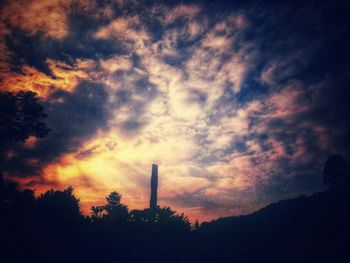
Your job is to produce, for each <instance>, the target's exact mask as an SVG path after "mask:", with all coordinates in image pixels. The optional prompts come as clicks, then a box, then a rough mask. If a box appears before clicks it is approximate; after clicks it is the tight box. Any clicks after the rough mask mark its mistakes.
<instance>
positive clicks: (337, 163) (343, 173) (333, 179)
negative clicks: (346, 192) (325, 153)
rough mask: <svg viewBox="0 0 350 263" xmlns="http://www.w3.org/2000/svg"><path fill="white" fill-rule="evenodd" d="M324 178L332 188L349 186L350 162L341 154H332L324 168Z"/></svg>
mask: <svg viewBox="0 0 350 263" xmlns="http://www.w3.org/2000/svg"><path fill="white" fill-rule="evenodd" d="M323 174H324V177H323V180H324V182H325V183H326V184H327V185H328V187H329V188H330V189H332V190H335V189H339V188H340V187H348V186H349V182H350V162H349V161H347V160H346V159H345V158H344V157H343V156H341V155H332V156H330V157H329V158H328V159H327V161H326V164H325V166H324V169H323Z"/></svg>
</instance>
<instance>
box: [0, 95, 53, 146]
mask: <svg viewBox="0 0 350 263" xmlns="http://www.w3.org/2000/svg"><path fill="white" fill-rule="evenodd" d="M46 117H47V115H46V114H45V113H44V108H43V107H42V106H41V105H40V104H39V103H38V98H37V97H36V93H34V92H31V91H26V92H25V91H20V92H18V93H16V94H15V93H11V92H1V93H0V144H6V143H9V142H11V141H13V142H18V141H20V142H24V141H25V140H26V139H28V137H29V136H35V137H38V138H42V137H45V136H47V134H48V133H49V131H50V130H49V129H48V128H46V126H45V123H44V122H43V120H44V119H45V118H46Z"/></svg>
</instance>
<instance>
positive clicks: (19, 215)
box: [0, 180, 350, 263]
mask: <svg viewBox="0 0 350 263" xmlns="http://www.w3.org/2000/svg"><path fill="white" fill-rule="evenodd" d="M348 186H349V185H345V184H342V186H341V187H336V188H333V189H331V190H329V191H327V192H322V193H315V194H313V195H312V196H308V197H307V196H302V197H298V198H294V199H289V200H284V201H280V202H278V203H275V204H271V205H269V206H267V207H265V208H263V209H261V210H259V211H257V212H255V213H252V214H250V215H246V216H238V217H228V218H221V219H218V220H215V221H212V222H208V223H203V224H202V225H201V226H197V227H195V228H193V229H192V230H191V226H190V223H189V221H188V220H187V218H186V217H185V216H184V215H177V214H176V213H175V212H174V211H172V210H171V209H170V208H169V207H164V208H160V207H157V208H156V209H145V210H134V211H131V212H129V211H128V208H127V207H126V206H125V205H123V204H122V203H121V202H120V201H121V196H120V195H119V194H118V193H116V192H112V193H111V194H110V195H109V196H108V197H107V200H106V205H105V206H94V207H92V208H91V212H92V214H91V216H89V217H84V216H83V215H82V214H81V212H80V209H79V200H78V199H76V198H75V197H74V195H73V189H72V188H68V189H66V190H64V191H54V190H50V191H48V192H46V193H45V194H43V195H40V196H39V197H38V198H35V197H34V192H33V191H31V190H24V191H20V190H18V189H17V188H16V184H14V183H10V182H5V181H4V180H1V185H0V189H1V190H0V198H1V208H0V209H1V218H0V224H1V255H0V260H1V262H36V263H40V262H50V263H51V262H55V263H56V262H348V261H347V260H346V259H348V258H349V256H348V255H349V254H348V251H347V250H348V245H349V244H350V223H349V222H350V205H349V201H350V194H349V191H348V189H349V187H348Z"/></svg>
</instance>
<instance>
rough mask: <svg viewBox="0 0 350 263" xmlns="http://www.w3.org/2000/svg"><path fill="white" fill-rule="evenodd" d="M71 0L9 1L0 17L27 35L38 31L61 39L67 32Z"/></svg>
mask: <svg viewBox="0 0 350 263" xmlns="http://www.w3.org/2000/svg"><path fill="white" fill-rule="evenodd" d="M71 3H72V1H70V0H65V1H56V0H51V1H21V0H16V1H9V3H8V4H7V5H6V6H4V7H3V10H2V11H1V13H2V17H3V19H4V20H5V21H7V22H8V23H9V24H10V25H11V26H12V27H16V28H19V29H21V30H23V31H25V32H27V33H28V34H29V35H34V34H36V33H38V32H40V33H43V34H44V36H46V37H50V38H54V39H58V40H62V39H64V38H65V37H66V36H67V35H68V34H69V28H68V16H69V11H70V5H71Z"/></svg>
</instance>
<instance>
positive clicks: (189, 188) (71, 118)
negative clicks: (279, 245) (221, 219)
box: [0, 1, 349, 219]
mask: <svg viewBox="0 0 350 263" xmlns="http://www.w3.org/2000/svg"><path fill="white" fill-rule="evenodd" d="M18 3H19V2H18V1H15V2H13V3H12V2H11V3H10V4H8V5H7V6H5V7H4V9H3V10H2V12H5V13H6V14H10V13H11V12H14V11H13V10H14V8H15V6H18ZM25 5H26V6H28V8H27V9H28V10H27V11H28V12H27V13H25V12H24V9H21V10H20V11H19V12H18V14H16V15H15V16H14V17H13V18H11V19H12V20H10V21H9V23H8V24H6V23H2V24H0V26H1V27H0V31H1V32H2V40H1V41H0V48H1V49H0V52H1V53H0V54H1V58H5V62H4V63H2V64H1V69H4V70H1V73H0V74H1V78H2V82H1V89H2V90H9V91H17V90H20V89H25V90H34V91H36V92H38V94H39V95H40V97H41V99H42V102H43V103H44V105H45V107H46V109H47V112H48V115H49V118H48V120H47V124H48V126H49V127H50V128H51V129H52V130H53V131H52V133H51V134H50V135H49V137H47V138H45V139H42V140H35V139H32V138H31V139H30V140H29V141H27V142H26V144H24V145H22V146H15V147H13V148H11V149H5V151H3V152H2V155H1V157H2V158H1V162H2V163H1V166H2V167H6V169H5V170H6V175H7V176H8V177H12V178H16V179H17V180H19V181H20V182H21V185H22V186H23V187H28V186H30V187H34V188H37V189H38V191H39V192H40V191H44V190H45V189H47V188H50V187H60V188H63V187H65V186H68V185H72V186H73V187H75V188H76V190H77V191H78V195H79V197H80V198H81V200H82V202H83V209H84V211H88V210H89V209H88V207H89V205H92V204H96V203H101V202H103V199H104V196H105V195H107V194H108V192H110V191H113V190H117V191H119V192H120V193H121V194H122V195H123V200H124V201H125V202H126V203H127V204H128V205H129V207H130V208H131V209H133V208H143V207H145V206H147V205H148V195H149V189H148V188H149V179H150V164H151V163H154V162H156V163H158V164H159V172H160V182H159V183H160V188H159V198H160V203H161V204H162V205H171V206H172V207H174V208H175V209H176V210H178V211H180V212H187V213H189V214H190V216H191V218H192V219H195V218H200V219H211V218H214V217H217V216H226V215H232V214H242V213H248V212H251V211H253V210H255V209H257V208H258V207H261V206H263V205H265V204H267V203H268V202H271V201H276V200H277V199H281V198H286V197H292V196H295V195H298V194H301V193H309V192H312V191H316V190H319V189H321V188H322V182H321V176H320V170H321V167H322V160H324V159H325V158H326V156H327V154H329V153H331V152H334V151H339V152H341V153H343V154H345V155H346V154H348V153H349V152H348V147H347V146H348V144H349V142H348V138H347V137H348V136H347V134H348V131H349V127H348V124H347V123H346V122H345V121H344V120H346V118H347V116H348V114H349V112H348V111H349V110H348V106H347V102H348V99H349V92H348V91H347V90H348V89H347V86H346V84H345V83H348V79H349V76H348V74H347V70H344V69H347V66H346V63H345V59H344V61H343V60H341V61H340V60H338V59H334V58H335V57H339V56H331V55H330V56H327V55H326V54H328V53H331V54H333V55H334V52H335V51H334V50H335V49H334V46H329V40H328V37H327V36H325V34H319V29H318V28H319V27H320V28H322V29H324V30H326V31H327V34H329V35H330V36H333V37H334V39H340V37H341V36H342V33H339V32H342V31H341V30H329V29H328V28H333V29H334V28H336V27H337V26H338V25H339V24H337V23H338V22H339V21H340V20H341V18H334V19H333V20H332V21H329V22H330V24H327V25H326V24H325V22H322V21H320V18H319V17H320V16H322V14H324V13H325V12H326V9H324V8H322V7H315V6H312V5H311V6H310V7H305V8H303V7H300V6H295V8H292V6H290V5H293V6H294V4H287V3H280V4H279V5H278V6H277V7H275V6H269V7H270V8H261V6H259V4H254V5H252V6H251V7H250V8H247V7H246V6H244V5H242V6H240V5H239V4H238V3H237V4H235V5H232V6H227V7H225V9H222V5H221V4H220V3H219V4H218V5H216V6H215V8H207V7H206V6H205V5H201V4H197V5H185V4H178V5H172V6H168V5H166V4H161V3H155V4H154V5H153V7H150V8H148V9H146V11H145V10H141V8H144V6H143V5H142V2H130V1H117V2H113V3H112V2H108V3H98V2H96V1H89V2H84V3H82V4H80V5H78V6H77V7H76V9H74V10H73V9H72V8H71V5H70V3H69V2H65V1H63V2H53V1H52V2H51V1H50V2H47V3H46V2H45V3H43V2H35V3H34V2H31V1H29V2H26V3H25ZM220 8H221V9H220ZM330 8H334V7H332V6H331V7H330ZM209 9H210V10H209ZM214 9H215V10H214ZM39 10H40V12H42V11H47V12H51V13H50V15H49V16H48V17H53V18H54V19H52V21H49V22H48V23H46V24H45V21H44V18H43V17H39V16H38V18H33V20H30V18H31V17H33V16H35V15H37V12H39ZM292 10H295V12H294V11H293V12H292ZM311 10H313V12H311ZM73 11H74V12H73ZM291 13H293V15H291ZM19 18H23V19H22V20H21V21H22V22H20V21H19ZM45 19H46V18H45ZM337 19H340V20H339V21H338V20H337ZM29 20H30V21H29ZM56 20H59V22H58V21H57V23H56V24H55V25H53V24H52V23H51V22H54V21H56ZM302 21H308V23H307V24H305V23H303V22H302ZM313 21H314V22H313ZM315 21H316V22H315ZM335 21H338V22H335ZM55 27H59V28H57V29H56V28H55ZM16 29H21V30H20V31H18V32H15V30H16ZM303 30H306V32H308V33H310V34H306V35H305V34H304V33H302V32H304V31H303ZM338 34H339V35H338ZM309 35H310V36H309ZM42 36H44V37H42ZM28 43H29V44H28ZM338 43H340V42H338ZM334 45H335V46H337V44H334ZM27 50H28V51H27ZM325 51H327V52H325ZM28 53H29V54H28ZM31 53H33V54H32V55H31ZM319 60H321V62H322V63H321V62H319ZM342 61H343V62H342ZM320 65H322V66H320ZM339 65H340V66H339Z"/></svg>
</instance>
